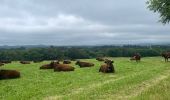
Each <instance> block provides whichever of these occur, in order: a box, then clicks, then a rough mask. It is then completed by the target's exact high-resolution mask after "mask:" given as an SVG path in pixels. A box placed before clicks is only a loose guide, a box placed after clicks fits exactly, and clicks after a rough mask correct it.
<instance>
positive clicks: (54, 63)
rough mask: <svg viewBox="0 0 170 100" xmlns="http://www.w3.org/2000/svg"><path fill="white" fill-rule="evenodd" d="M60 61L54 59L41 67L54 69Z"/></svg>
mask: <svg viewBox="0 0 170 100" xmlns="http://www.w3.org/2000/svg"><path fill="white" fill-rule="evenodd" d="M56 64H59V61H52V62H51V63H50V64H46V65H42V66H41V67H40V69H53V68H54V67H55V66H56Z"/></svg>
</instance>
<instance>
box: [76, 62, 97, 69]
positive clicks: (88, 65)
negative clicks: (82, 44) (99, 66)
mask: <svg viewBox="0 0 170 100" xmlns="http://www.w3.org/2000/svg"><path fill="white" fill-rule="evenodd" d="M75 64H76V65H79V66H80V68H83V67H92V66H94V64H93V63H89V62H82V61H77V62H76V63H75Z"/></svg>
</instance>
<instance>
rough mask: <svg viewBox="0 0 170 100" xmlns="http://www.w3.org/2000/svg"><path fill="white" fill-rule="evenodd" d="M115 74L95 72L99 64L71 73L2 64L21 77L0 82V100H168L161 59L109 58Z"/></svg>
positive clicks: (166, 70) (169, 83) (168, 81)
mask: <svg viewBox="0 0 170 100" xmlns="http://www.w3.org/2000/svg"><path fill="white" fill-rule="evenodd" d="M111 59H113V60H114V61H115V63H114V65H115V69H116V73H114V74H103V73H99V72H98V70H99V67H100V65H101V64H102V63H101V62H98V61H96V60H95V59H85V61H90V62H93V63H95V67H92V68H79V67H78V66H76V65H74V63H75V62H73V63H72V65H73V66H74V67H75V68H76V69H75V71H74V72H54V71H53V70H52V69H50V70H39V67H40V66H41V65H43V64H47V63H49V61H46V62H43V63H32V64H30V65H22V64H20V63H19V62H13V63H12V64H7V65H5V66H4V67H2V68H4V69H16V70H18V71H20V72H21V78H19V79H11V80H0V100H102V99H105V100H168V99H170V63H165V62H164V61H163V60H162V58H161V57H147V58H143V59H142V61H141V62H140V63H136V62H130V61H129V58H123V57H119V58H111Z"/></svg>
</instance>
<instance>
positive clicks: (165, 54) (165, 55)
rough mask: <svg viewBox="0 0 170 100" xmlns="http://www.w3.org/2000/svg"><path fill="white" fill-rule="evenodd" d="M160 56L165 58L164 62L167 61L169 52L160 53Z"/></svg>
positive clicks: (169, 55) (169, 56)
mask: <svg viewBox="0 0 170 100" xmlns="http://www.w3.org/2000/svg"><path fill="white" fill-rule="evenodd" d="M161 56H162V57H164V58H165V62H168V59H169V58H170V52H164V53H162V54H161Z"/></svg>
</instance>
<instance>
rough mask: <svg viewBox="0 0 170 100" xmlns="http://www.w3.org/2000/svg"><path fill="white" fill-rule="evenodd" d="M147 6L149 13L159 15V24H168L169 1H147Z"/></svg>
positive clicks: (169, 19)
mask: <svg viewBox="0 0 170 100" xmlns="http://www.w3.org/2000/svg"><path fill="white" fill-rule="evenodd" d="M147 4H148V8H149V9H150V10H151V11H154V12H158V13H160V18H161V19H160V22H162V23H164V24H167V23H169V22H170V0H149V1H147Z"/></svg>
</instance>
